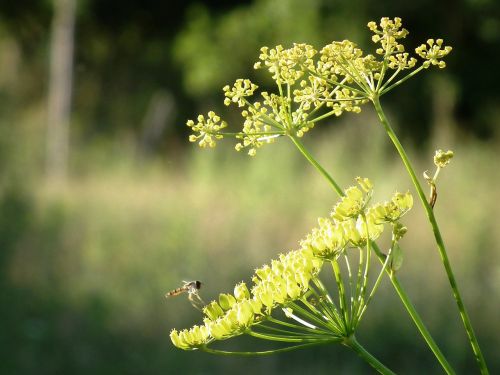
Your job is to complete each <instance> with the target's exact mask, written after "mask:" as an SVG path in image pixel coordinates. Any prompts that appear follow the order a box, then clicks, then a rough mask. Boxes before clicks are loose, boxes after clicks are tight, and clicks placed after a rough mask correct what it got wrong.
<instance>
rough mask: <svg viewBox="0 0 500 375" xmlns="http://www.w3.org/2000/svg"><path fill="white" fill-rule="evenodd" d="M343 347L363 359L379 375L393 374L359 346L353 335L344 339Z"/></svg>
mask: <svg viewBox="0 0 500 375" xmlns="http://www.w3.org/2000/svg"><path fill="white" fill-rule="evenodd" d="M342 343H343V344H344V345H345V346H347V347H349V348H351V349H352V350H354V351H355V352H356V353H358V355H359V356H360V357H361V358H362V359H364V360H365V361H366V362H368V364H369V365H370V366H372V367H373V368H374V369H375V370H377V371H378V372H379V373H381V374H393V375H395V373H394V372H392V371H391V370H389V369H388V368H387V367H385V366H384V365H383V364H382V362H380V361H379V360H378V359H377V358H375V357H374V356H373V355H371V354H370V353H369V352H368V351H367V350H366V349H365V348H364V347H363V346H361V344H360V343H359V342H358V341H357V340H356V338H355V337H354V335H352V336H350V337H348V338H346V339H345V340H344V341H343V342H342Z"/></svg>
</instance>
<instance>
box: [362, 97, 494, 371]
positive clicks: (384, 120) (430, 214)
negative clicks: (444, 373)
mask: <svg viewBox="0 0 500 375" xmlns="http://www.w3.org/2000/svg"><path fill="white" fill-rule="evenodd" d="M372 102H373V105H374V106H375V111H376V112H377V115H378V117H379V120H380V122H381V123H382V125H383V126H384V128H385V131H386V132H387V135H388V136H389V138H390V139H391V141H392V143H393V144H394V146H395V147H396V150H397V151H398V153H399V156H400V157H401V160H402V161H403V164H404V166H405V168H406V170H407V172H408V174H409V175H410V178H411V180H412V182H413V185H414V186H415V189H416V191H417V194H418V197H419V198H420V201H421V202H422V205H423V207H424V210H425V212H426V214H427V218H428V219H429V222H430V224H431V226H432V231H433V233H434V238H435V239H436V244H437V247H438V250H439V255H440V256H441V261H442V262H443V265H444V268H445V270H446V274H447V275H448V281H449V283H450V286H451V289H452V290H453V297H454V298H455V301H456V303H457V306H458V310H459V312H460V316H461V318H462V321H463V323H464V326H465V331H466V332H467V336H468V337H469V341H470V344H471V346H472V351H473V352H474V356H475V358H476V361H477V363H478V365H479V368H480V369H481V373H482V374H488V373H489V372H488V368H487V366H486V361H485V360H484V357H483V354H482V352H481V349H480V348H479V343H478V341H477V338H476V335H475V333H474V329H473V328H472V324H471V322H470V318H469V315H468V314H467V311H466V309H465V305H464V303H463V301H462V297H461V296H460V292H459V290H458V286H457V282H456V280H455V276H454V274H453V270H452V268H451V265H450V261H449V260H448V254H447V253H446V248H445V245H444V241H443V238H442V237H441V232H440V231H439V226H438V223H437V221H436V217H435V216H434V211H433V210H432V207H431V205H430V204H429V202H428V201H427V198H426V196H425V193H424V191H423V189H422V186H421V185H420V182H419V181H418V178H417V176H416V174H415V171H414V170H413V167H412V165H411V163H410V160H409V159H408V156H407V155H406V152H405V150H404V148H403V146H402V145H401V143H400V142H399V140H398V137H397V136H396V134H395V133H394V130H393V129H392V127H391V125H390V124H389V121H388V120H387V118H386V116H385V113H384V111H383V110H382V107H381V105H380V100H379V98H378V97H374V98H372Z"/></svg>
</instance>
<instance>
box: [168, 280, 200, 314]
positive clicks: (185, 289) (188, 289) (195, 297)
mask: <svg viewBox="0 0 500 375" xmlns="http://www.w3.org/2000/svg"><path fill="white" fill-rule="evenodd" d="M200 288H201V281H198V280H195V281H184V285H183V286H181V287H179V288H177V289H174V290H171V291H170V292H168V293H166V294H165V298H168V297H176V296H178V295H181V294H182V293H187V294H188V299H189V301H190V302H191V304H192V305H193V306H194V307H195V308H197V309H198V310H201V308H202V307H203V305H204V304H205V303H204V302H203V300H202V299H201V297H200V295H199V294H198V291H199V290H200Z"/></svg>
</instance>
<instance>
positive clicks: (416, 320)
mask: <svg viewBox="0 0 500 375" xmlns="http://www.w3.org/2000/svg"><path fill="white" fill-rule="evenodd" d="M292 140H294V139H293V138H292ZM294 143H295V145H296V146H297V147H298V148H299V150H300V152H301V153H302V154H303V155H304V156H305V158H306V159H307V160H308V161H309V162H310V163H311V164H312V165H313V166H314V167H315V168H316V169H317V170H318V171H319V172H320V173H321V174H322V175H323V177H325V179H326V180H327V181H328V182H329V183H330V185H331V186H332V188H333V189H334V190H335V191H336V192H337V194H338V195H339V196H340V197H343V196H344V192H343V191H342V190H340V189H339V187H338V185H337V183H336V182H335V180H334V179H333V178H332V176H330V175H329V174H328V172H326V171H325V169H324V168H323V167H321V165H320V164H319V163H318V162H317V161H316V160H315V159H314V157H313V156H312V155H311V154H310V153H309V151H308V150H307V149H306V148H305V147H304V146H303V145H302V143H300V142H298V143H296V142H295V141H294ZM299 145H300V146H301V147H299ZM372 248H373V250H374V251H375V253H376V254H377V256H378V258H379V260H380V262H381V263H382V264H383V263H384V261H385V259H384V258H383V254H382V252H381V251H380V249H379V247H378V245H377V244H376V243H375V242H372ZM386 273H387V274H388V275H389V279H390V280H391V283H392V285H393V287H394V289H396V292H397V293H398V296H399V298H400V299H401V302H403V305H404V306H405V308H406V311H407V312H408V314H409V315H410V317H411V318H412V320H413V322H414V323H415V325H416V326H417V328H418V330H419V332H420V334H421V335H422V337H423V338H424V340H425V342H426V343H427V345H428V346H429V348H430V349H431V350H432V352H433V353H434V356H435V357H436V359H437V360H438V361H439V363H440V364H441V366H442V367H443V369H444V370H445V371H446V373H447V374H455V371H453V369H452V368H451V366H450V364H449V363H448V361H447V360H446V358H445V357H444V355H443V353H441V350H440V349H439V347H438V346H437V344H436V342H435V341H434V339H433V338H432V336H431V335H430V333H429V331H428V330H427V328H426V327H425V324H424V323H423V321H422V318H420V315H419V314H418V313H417V311H416V310H415V308H414V307H413V305H412V304H411V302H410V300H409V298H408V295H407V294H406V291H405V290H404V289H403V286H402V285H401V284H400V283H399V280H398V278H397V277H396V275H395V274H392V273H391V272H390V270H389V269H386Z"/></svg>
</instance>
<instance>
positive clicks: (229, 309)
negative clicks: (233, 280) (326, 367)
mask: <svg viewBox="0 0 500 375" xmlns="http://www.w3.org/2000/svg"><path fill="white" fill-rule="evenodd" d="M321 265H322V262H321V261H320V260H319V259H317V258H315V257H314V256H313V254H312V252H311V251H309V250H304V249H301V250H295V251H290V252H288V253H286V254H282V255H280V257H279V259H276V260H273V261H272V262H271V265H270V266H269V265H265V266H263V267H261V268H259V269H257V270H256V271H255V274H254V276H253V277H252V281H253V283H254V285H253V286H252V288H251V291H249V289H248V288H247V286H246V284H245V283H243V282H242V283H240V284H238V285H236V286H235V288H234V293H233V294H226V293H224V294H221V295H220V296H219V301H218V302H216V301H212V302H211V303H209V304H208V305H207V306H205V308H204V309H203V313H204V315H205V317H204V319H203V321H204V325H201V326H200V325H195V326H194V327H192V328H190V329H184V330H182V331H180V332H179V331H177V330H173V331H172V332H171V333H170V339H171V340H172V343H173V344H174V345H175V346H177V347H178V348H180V349H196V348H199V347H201V346H204V345H206V344H208V343H210V342H211V341H213V340H223V339H228V338H230V337H234V336H238V335H241V334H243V333H245V332H246V331H247V329H248V328H249V327H251V326H252V325H255V324H259V323H260V322H261V321H263V320H264V319H265V317H266V316H269V315H270V314H271V312H272V311H273V309H274V308H276V307H278V306H285V305H286V304H287V302H291V301H294V300H296V299H298V298H300V297H301V296H302V295H304V293H305V292H306V291H307V290H308V288H309V282H310V281H311V279H312V278H313V277H315V276H316V275H317V273H318V272H319V270H320V268H321Z"/></svg>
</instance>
